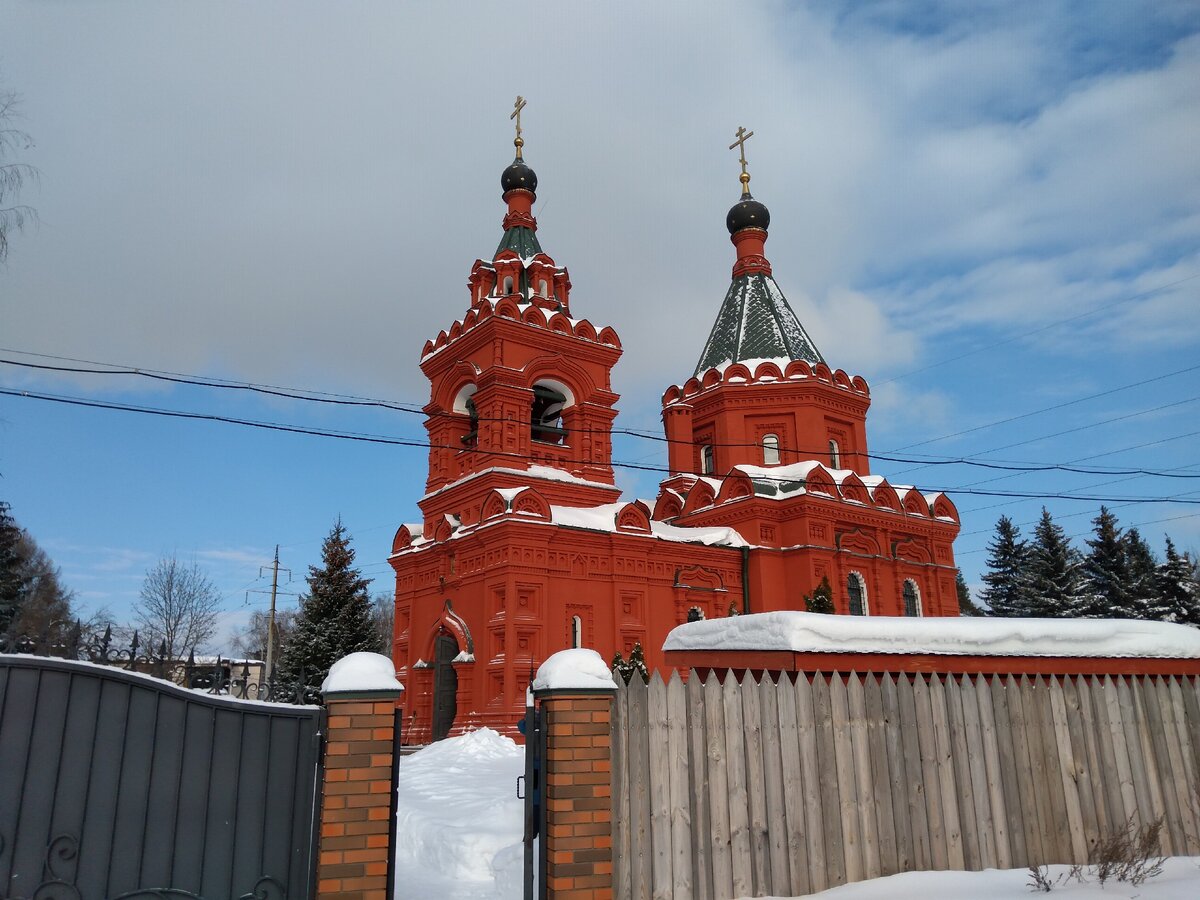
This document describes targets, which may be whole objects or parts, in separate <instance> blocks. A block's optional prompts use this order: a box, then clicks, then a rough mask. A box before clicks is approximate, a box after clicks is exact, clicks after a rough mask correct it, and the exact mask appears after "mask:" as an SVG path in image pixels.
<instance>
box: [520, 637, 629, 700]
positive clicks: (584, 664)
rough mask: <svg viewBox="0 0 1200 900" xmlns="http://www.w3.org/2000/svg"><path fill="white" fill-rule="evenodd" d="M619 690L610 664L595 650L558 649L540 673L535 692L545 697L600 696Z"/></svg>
mask: <svg viewBox="0 0 1200 900" xmlns="http://www.w3.org/2000/svg"><path fill="white" fill-rule="evenodd" d="M616 689H617V683H616V682H615V681H613V677H612V672H611V671H610V670H609V668H608V665H607V663H605V662H604V659H603V658H602V657H601V656H600V654H599V653H597V652H596V651H595V650H587V649H584V648H576V649H573V650H559V651H558V652H557V653H555V654H554V655H553V656H551V657H550V658H549V659H547V660H546V661H545V662H544V663H542V664H541V666H540V667H539V668H538V670H537V675H536V676H535V677H534V679H533V692H534V693H535V694H537V695H542V694H549V693H554V694H564V693H571V694H580V693H586V694H599V693H612V692H613V691H615V690H616Z"/></svg>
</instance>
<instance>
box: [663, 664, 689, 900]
mask: <svg viewBox="0 0 1200 900" xmlns="http://www.w3.org/2000/svg"><path fill="white" fill-rule="evenodd" d="M666 755H667V760H668V761H667V777H668V785H669V789H670V790H669V793H670V797H671V816H670V818H671V894H670V895H669V896H672V897H691V896H692V792H691V785H690V778H689V772H688V727H687V696H686V690H685V688H684V686H683V680H682V679H681V678H680V677H679V672H678V670H676V671H674V672H672V673H671V680H670V681H669V682H668V683H667V754H666Z"/></svg>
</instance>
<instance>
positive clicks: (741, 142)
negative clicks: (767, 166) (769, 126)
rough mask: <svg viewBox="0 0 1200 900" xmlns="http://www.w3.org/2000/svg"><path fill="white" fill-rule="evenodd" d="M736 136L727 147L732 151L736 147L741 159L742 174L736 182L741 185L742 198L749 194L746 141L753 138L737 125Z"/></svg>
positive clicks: (748, 132)
mask: <svg viewBox="0 0 1200 900" xmlns="http://www.w3.org/2000/svg"><path fill="white" fill-rule="evenodd" d="M736 134H737V140H736V141H734V142H733V143H732V144H730V145H729V149H730V150H732V149H733V148H734V147H737V148H738V154H739V156H740V157H741V163H742V174H741V175H740V176H739V177H738V180H739V181H741V183H742V196H743V197H744V196H745V195H746V194H749V193H750V173H749V172H747V171H746V141H748V140H749V139H750V138H752V137H754V132H753V131H747V130H746V129H745V128H743V127H742V126H741V125H739V126H738V130H737V132H736Z"/></svg>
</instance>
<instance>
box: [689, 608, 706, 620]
mask: <svg viewBox="0 0 1200 900" xmlns="http://www.w3.org/2000/svg"><path fill="white" fill-rule="evenodd" d="M687 620H688V621H689V622H702V621H704V610H702V609H701V608H700V607H698V606H693V607H690V608H689V609H688V614H687Z"/></svg>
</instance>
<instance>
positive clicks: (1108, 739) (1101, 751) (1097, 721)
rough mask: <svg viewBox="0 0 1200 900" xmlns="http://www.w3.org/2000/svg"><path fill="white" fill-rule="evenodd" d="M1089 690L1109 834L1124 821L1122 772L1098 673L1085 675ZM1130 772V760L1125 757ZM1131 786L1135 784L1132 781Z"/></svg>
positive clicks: (1103, 688) (1100, 781)
mask: <svg viewBox="0 0 1200 900" xmlns="http://www.w3.org/2000/svg"><path fill="white" fill-rule="evenodd" d="M1086 681H1087V685H1088V693H1089V694H1090V695H1091V698H1092V723H1093V725H1094V727H1095V731H1096V755H1097V756H1098V757H1099V759H1100V765H1099V767H1098V769H1097V771H1098V772H1102V773H1103V775H1104V777H1103V778H1100V779H1098V782H1099V784H1100V787H1101V788H1102V790H1101V794H1102V795H1103V798H1104V811H1105V818H1104V822H1103V825H1104V828H1103V833H1104V834H1108V833H1109V832H1110V831H1111V829H1112V828H1113V827H1115V826H1116V825H1117V824H1119V823H1121V822H1124V821H1125V803H1124V801H1123V800H1122V799H1121V775H1120V770H1119V769H1118V767H1117V753H1116V749H1115V748H1114V747H1113V734H1112V728H1111V727H1110V726H1109V722H1108V699H1107V694H1106V689H1105V687H1104V679H1102V678H1099V677H1097V676H1095V675H1093V676H1092V677H1090V678H1088V679H1086ZM1125 764H1126V775H1127V776H1128V766H1129V761H1128V760H1126V761H1125ZM1130 786H1131V787H1132V785H1130Z"/></svg>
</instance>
